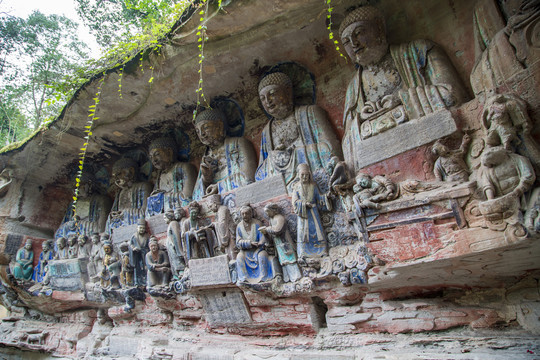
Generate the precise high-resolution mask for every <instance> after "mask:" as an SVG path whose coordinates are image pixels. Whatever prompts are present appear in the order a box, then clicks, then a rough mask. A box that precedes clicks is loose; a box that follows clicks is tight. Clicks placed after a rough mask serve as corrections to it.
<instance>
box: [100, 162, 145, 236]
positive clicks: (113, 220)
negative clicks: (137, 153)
mask: <svg viewBox="0 0 540 360" xmlns="http://www.w3.org/2000/svg"><path fill="white" fill-rule="evenodd" d="M138 170H139V167H138V165H137V162H136V161H135V160H133V159H130V158H122V159H120V160H118V161H116V162H115V163H114V165H113V179H114V183H115V185H116V186H118V188H119V189H120V190H119V191H118V192H117V193H116V198H115V200H114V204H113V207H112V209H111V213H110V215H109V220H108V228H109V229H114V228H117V227H119V226H122V225H131V224H136V223H137V221H138V220H139V219H140V218H144V214H145V211H146V205H147V203H146V199H147V198H148V196H149V194H150V192H151V191H152V190H151V189H152V187H151V185H150V184H149V183H148V182H136V181H137V178H138Z"/></svg>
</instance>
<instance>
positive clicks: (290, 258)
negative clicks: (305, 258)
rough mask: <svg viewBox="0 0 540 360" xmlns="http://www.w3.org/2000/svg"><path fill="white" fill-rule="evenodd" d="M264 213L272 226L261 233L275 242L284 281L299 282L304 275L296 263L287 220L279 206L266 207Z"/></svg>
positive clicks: (261, 230) (263, 228)
mask: <svg viewBox="0 0 540 360" xmlns="http://www.w3.org/2000/svg"><path fill="white" fill-rule="evenodd" d="M264 213H265V214H266V216H268V219H270V225H269V226H261V227H260V228H259V231H260V232H261V233H262V234H263V235H265V236H270V237H271V238H272V240H273V241H274V246H275V247H276V252H277V256H278V259H279V264H280V265H281V268H282V269H283V281H284V282H290V281H291V282H295V281H298V280H299V279H300V278H301V277H302V273H301V272H300V268H299V267H298V264H297V262H296V251H295V250H294V245H293V241H292V237H291V233H290V232H289V228H288V227H287V219H286V218H285V216H283V215H282V214H281V213H280V211H279V206H278V205H277V204H275V203H272V204H268V205H266V206H265V207H264Z"/></svg>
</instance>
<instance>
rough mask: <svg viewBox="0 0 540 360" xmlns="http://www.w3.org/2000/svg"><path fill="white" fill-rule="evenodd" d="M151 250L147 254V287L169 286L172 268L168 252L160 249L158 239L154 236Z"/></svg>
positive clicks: (151, 241)
mask: <svg viewBox="0 0 540 360" xmlns="http://www.w3.org/2000/svg"><path fill="white" fill-rule="evenodd" d="M149 244H150V251H149V252H148V253H147V254H146V267H147V269H148V274H147V282H148V286H147V288H148V289H150V288H154V287H162V288H164V287H167V285H168V284H169V279H170V277H171V269H170V265H169V258H168V257H167V253H166V252H165V251H163V250H160V249H159V244H158V241H157V239H156V238H155V237H154V236H152V237H151V238H150V241H149Z"/></svg>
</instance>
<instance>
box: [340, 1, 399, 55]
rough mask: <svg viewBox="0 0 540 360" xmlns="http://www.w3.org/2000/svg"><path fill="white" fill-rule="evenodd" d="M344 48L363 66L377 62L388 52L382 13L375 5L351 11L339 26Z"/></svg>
mask: <svg viewBox="0 0 540 360" xmlns="http://www.w3.org/2000/svg"><path fill="white" fill-rule="evenodd" d="M339 35H340V37H341V43H342V45H343V48H344V49H345V51H346V52H347V55H349V57H350V58H351V60H352V61H353V62H355V63H357V64H359V65H361V66H366V65H370V64H375V63H377V62H379V60H381V59H382V58H383V56H384V55H386V53H387V52H388V43H387V42H386V27H385V23H384V17H383V15H382V13H381V12H380V11H379V10H378V9H377V8H375V7H373V6H362V7H360V8H358V9H356V10H354V11H352V12H350V13H349V14H348V15H347V17H345V20H343V22H342V23H341V25H340V27H339Z"/></svg>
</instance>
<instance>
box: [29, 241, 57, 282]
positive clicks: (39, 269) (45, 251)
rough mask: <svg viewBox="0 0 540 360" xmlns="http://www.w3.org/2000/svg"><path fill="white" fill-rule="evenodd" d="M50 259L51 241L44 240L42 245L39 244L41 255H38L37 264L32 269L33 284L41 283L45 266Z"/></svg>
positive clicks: (52, 256) (52, 257)
mask: <svg viewBox="0 0 540 360" xmlns="http://www.w3.org/2000/svg"><path fill="white" fill-rule="evenodd" d="M52 259H54V249H53V245H52V240H45V241H44V242H43V243H41V254H39V262H38V263H37V265H36V267H35V268H34V276H33V277H32V279H33V280H34V281H35V282H43V278H44V276H45V266H46V265H47V263H48V262H49V261H50V260H52Z"/></svg>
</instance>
